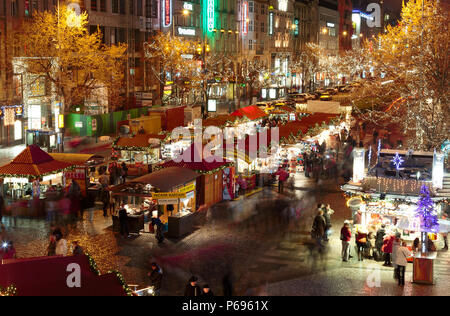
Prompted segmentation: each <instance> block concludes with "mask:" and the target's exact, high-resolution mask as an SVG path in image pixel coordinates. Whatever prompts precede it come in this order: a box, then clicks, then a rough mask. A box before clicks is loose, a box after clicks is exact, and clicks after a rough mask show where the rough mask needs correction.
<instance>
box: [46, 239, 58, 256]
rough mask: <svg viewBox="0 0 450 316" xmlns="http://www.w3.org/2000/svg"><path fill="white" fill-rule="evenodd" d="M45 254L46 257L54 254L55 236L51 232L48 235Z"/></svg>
mask: <svg viewBox="0 0 450 316" xmlns="http://www.w3.org/2000/svg"><path fill="white" fill-rule="evenodd" d="M46 255H47V257H51V256H56V237H55V235H53V234H51V235H50V239H49V243H48V246H47V254H46Z"/></svg>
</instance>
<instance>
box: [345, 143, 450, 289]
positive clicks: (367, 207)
mask: <svg viewBox="0 0 450 316" xmlns="http://www.w3.org/2000/svg"><path fill="white" fill-rule="evenodd" d="M365 156H366V155H365V151H364V149H362V148H357V149H355V154H354V157H355V158H354V166H353V178H352V180H351V181H350V182H349V183H347V184H346V185H344V186H343V187H342V189H343V190H344V191H345V192H346V195H347V196H348V198H349V199H348V201H347V205H348V206H349V207H350V208H351V209H352V210H353V213H354V214H356V212H358V211H359V212H360V214H361V223H360V224H361V226H363V227H365V228H366V229H368V230H369V231H371V230H372V231H376V230H377V229H378V228H379V227H380V226H381V225H382V224H384V225H386V227H387V231H388V232H390V233H391V234H396V233H400V234H401V238H402V239H403V240H404V241H406V242H407V243H408V244H409V245H410V246H412V244H413V242H414V240H418V241H420V247H419V249H416V252H415V253H414V258H411V262H413V263H414V264H413V281H414V282H417V283H425V284H433V283H434V282H435V280H434V275H433V261H434V259H435V258H436V253H435V252H433V251H430V249H429V248H430V247H429V242H430V240H431V241H439V239H440V238H441V236H440V233H448V230H449V229H448V228H449V227H448V225H446V223H445V222H444V221H443V219H442V218H441V217H442V215H443V207H447V205H448V198H449V197H450V196H446V195H445V194H437V192H438V191H439V189H440V188H442V181H443V177H442V175H443V171H444V169H443V164H442V163H441V154H440V153H427V152H415V151H412V150H410V151H395V150H394V151H393V150H380V151H379V152H378V155H377V156H378V159H377V161H376V162H375V167H374V168H369V170H367V169H366V168H365Z"/></svg>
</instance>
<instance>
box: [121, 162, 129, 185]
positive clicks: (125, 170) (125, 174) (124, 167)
mask: <svg viewBox="0 0 450 316" xmlns="http://www.w3.org/2000/svg"><path fill="white" fill-rule="evenodd" d="M121 167H122V182H123V183H125V182H126V181H127V178H128V167H127V164H126V163H125V161H124V162H122V164H121Z"/></svg>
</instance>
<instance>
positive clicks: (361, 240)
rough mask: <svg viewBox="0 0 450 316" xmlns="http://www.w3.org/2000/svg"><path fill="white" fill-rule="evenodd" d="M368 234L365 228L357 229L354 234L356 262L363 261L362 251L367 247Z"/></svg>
mask: <svg viewBox="0 0 450 316" xmlns="http://www.w3.org/2000/svg"><path fill="white" fill-rule="evenodd" d="M367 235H368V232H367V230H366V229H365V228H363V227H359V228H358V231H357V233H356V239H355V240H356V249H357V251H358V261H363V260H364V249H365V248H366V247H367Z"/></svg>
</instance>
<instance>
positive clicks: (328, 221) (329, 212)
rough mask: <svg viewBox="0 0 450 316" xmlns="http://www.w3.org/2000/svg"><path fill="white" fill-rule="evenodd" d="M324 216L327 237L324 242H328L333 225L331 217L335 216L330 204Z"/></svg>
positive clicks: (325, 209)
mask: <svg viewBox="0 0 450 316" xmlns="http://www.w3.org/2000/svg"><path fill="white" fill-rule="evenodd" d="M323 210H324V211H323V216H324V217H325V224H326V225H325V236H324V240H325V241H328V235H329V233H330V229H331V227H332V225H331V215H333V214H334V210H332V209H331V207H330V204H327V205H326V207H325V208H324V209H323Z"/></svg>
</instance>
